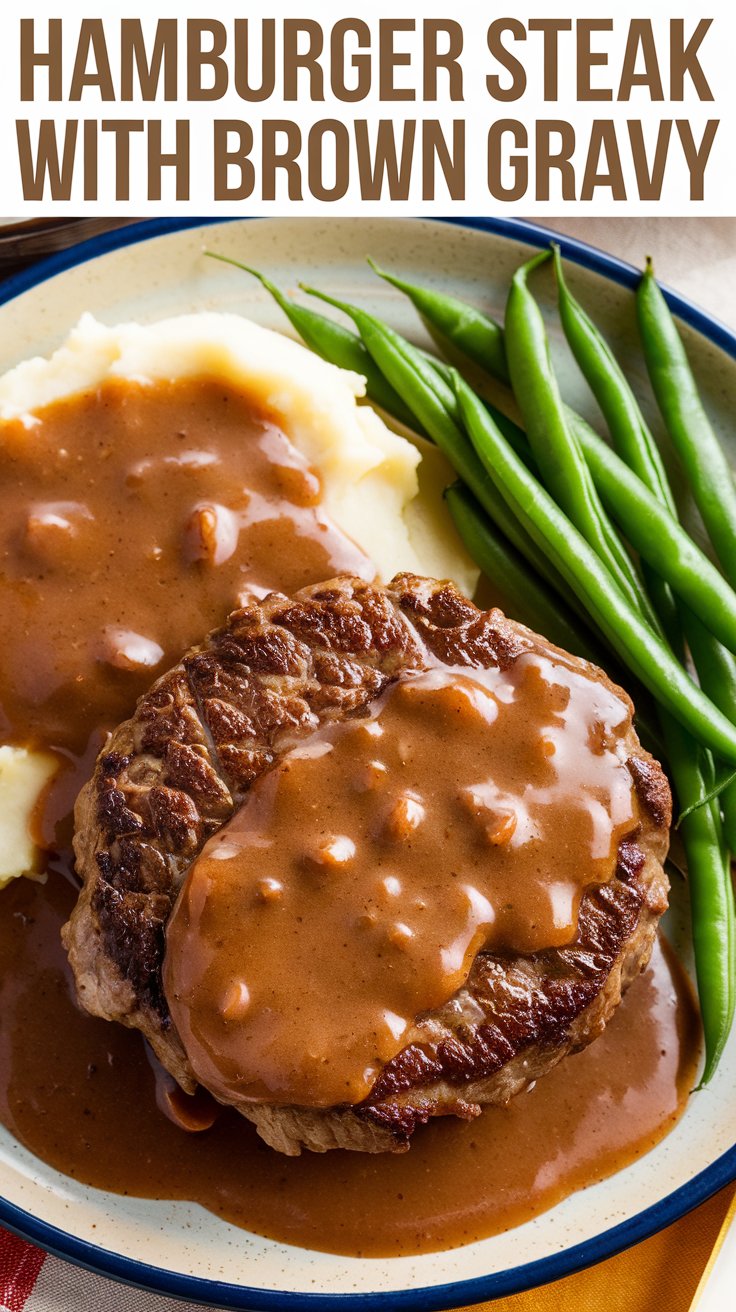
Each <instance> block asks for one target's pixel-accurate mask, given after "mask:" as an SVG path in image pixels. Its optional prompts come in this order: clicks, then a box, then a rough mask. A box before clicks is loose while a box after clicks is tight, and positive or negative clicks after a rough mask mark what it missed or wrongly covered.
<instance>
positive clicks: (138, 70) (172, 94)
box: [120, 18, 178, 100]
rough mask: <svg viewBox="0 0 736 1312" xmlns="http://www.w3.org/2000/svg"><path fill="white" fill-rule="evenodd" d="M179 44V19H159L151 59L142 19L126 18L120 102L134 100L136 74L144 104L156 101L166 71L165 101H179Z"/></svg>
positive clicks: (123, 22) (122, 34)
mask: <svg viewBox="0 0 736 1312" xmlns="http://www.w3.org/2000/svg"><path fill="white" fill-rule="evenodd" d="M177 44H178V23H177V21H176V19H175V18H159V20H158V22H157V24H156V35H155V37H154V40H153V50H152V51H151V57H150V59H149V58H148V50H147V46H146V40H145V37H144V35H143V24H142V22H141V20H140V18H122V19H121V20H120V99H121V100H133V99H134V91H133V74H134V73H135V77H136V80H137V83H138V86H139V87H140V98H141V100H155V99H156V97H157V96H158V88H159V83H160V81H161V73H162V70H163V85H164V100H176V97H177Z"/></svg>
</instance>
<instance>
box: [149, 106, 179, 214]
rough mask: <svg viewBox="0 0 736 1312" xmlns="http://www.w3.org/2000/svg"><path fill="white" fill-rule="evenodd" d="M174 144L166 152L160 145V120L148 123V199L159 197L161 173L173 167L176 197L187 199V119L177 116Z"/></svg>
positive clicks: (157, 198) (158, 198)
mask: <svg viewBox="0 0 736 1312" xmlns="http://www.w3.org/2000/svg"><path fill="white" fill-rule="evenodd" d="M175 130H176V145H175V148H174V150H173V151H171V152H170V153H166V152H165V151H164V150H163V149H162V146H161V120H160V119H152V120H151V122H150V123H149V124H148V199H149V200H160V199H161V174H162V173H163V170H164V169H166V168H173V169H175V171H176V173H175V177H176V199H177V200H189V119H188V118H178V119H177V120H176V124H175Z"/></svg>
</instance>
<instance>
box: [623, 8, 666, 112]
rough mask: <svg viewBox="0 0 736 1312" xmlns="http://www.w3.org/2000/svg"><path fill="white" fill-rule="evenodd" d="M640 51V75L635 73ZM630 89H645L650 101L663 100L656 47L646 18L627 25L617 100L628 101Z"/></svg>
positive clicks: (648, 20) (633, 20) (635, 19)
mask: <svg viewBox="0 0 736 1312" xmlns="http://www.w3.org/2000/svg"><path fill="white" fill-rule="evenodd" d="M640 50H641V53H642V55H643V56H644V68H643V70H642V72H641V73H637V72H636V63H637V60H638V58H639V51H640ZM632 87H646V88H647V90H648V92H649V99H650V100H664V91H663V90H662V77H661V74H660V71H659V61H658V59H657V45H656V42H655V40H654V33H653V31H652V24H651V21H650V19H648V18H634V19H632V20H631V22H630V23H629V31H628V35H627V37H626V49H625V50H624V60H623V65H622V68H621V81H620V82H619V87H618V99H619V100H630V99H631V90H632Z"/></svg>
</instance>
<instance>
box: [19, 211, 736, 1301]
mask: <svg viewBox="0 0 736 1312" xmlns="http://www.w3.org/2000/svg"><path fill="white" fill-rule="evenodd" d="M243 217H245V216H234V217H233V218H232V219H224V218H217V219H196V218H195V219H171V218H169V219H147V220H144V221H143V222H141V223H136V224H132V225H131V226H130V227H126V228H122V229H119V230H117V229H116V230H113V231H111V232H106V233H101V234H100V235H98V236H96V237H91V238H90V239H89V240H88V241H84V242H81V243H80V244H79V245H77V246H73V247H70V248H69V249H68V250H66V251H61V252H59V253H58V254H56V255H52V256H50V257H49V258H48V259H46V260H43V261H41V262H40V263H39V264H36V265H33V266H32V267H31V268H30V269H26V270H24V271H23V272H21V273H18V274H16V275H14V276H13V277H11V278H8V279H7V280H6V281H5V282H4V283H2V284H0V305H4V304H5V303H6V302H8V301H11V300H13V299H15V297H16V296H20V295H21V293H22V292H25V291H28V290H29V288H31V287H35V286H37V285H38V284H39V283H42V282H45V281H46V280H47V279H48V278H52V277H54V276H55V275H56V274H57V273H62V272H63V271H64V270H66V269H71V268H74V267H75V265H77V264H84V263H86V262H87V261H88V260H92V259H95V258H96V257H97V256H99V255H104V254H106V253H107V252H108V251H113V250H118V249H119V248H121V247H123V246H130V245H133V244H134V243H136V242H140V241H147V240H148V239H149V238H151V237H160V236H164V235H166V234H167V233H170V232H181V231H183V230H184V229H186V228H198V227H204V226H205V225H208V224H211V223H222V222H235V221H236V220H237V219H240V220H241V221H242V218H243ZM418 217H421V216H418ZM434 222H437V223H453V224H457V225H458V226H460V227H466V228H475V229H478V230H480V231H482V232H491V233H494V234H496V235H498V236H502V237H507V238H511V239H513V240H516V241H521V242H526V243H527V244H528V245H531V246H547V245H548V244H549V242H550V240H551V239H552V238H554V239H555V240H557V241H558V242H559V244H560V247H561V249H562V253H563V255H565V257H566V258H567V259H569V260H572V261H573V263H575V264H579V265H582V266H583V267H584V268H586V269H590V270H592V272H594V273H599V274H601V275H602V276H603V277H606V278H609V279H610V280H611V281H613V282H616V283H619V284H620V285H621V286H623V287H635V286H636V285H637V283H638V281H639V278H640V276H641V275H640V272H639V270H637V269H635V268H634V267H633V266H632V265H630V264H627V263H626V262H625V261H623V260H619V259H617V258H616V257H615V256H613V255H607V254H605V253H604V252H603V251H600V250H598V249H596V248H595V247H593V246H588V245H587V244H586V243H585V242H581V241H577V240H576V239H574V238H571V237H565V236H563V235H561V234H559V233H554V232H552V231H551V229H548V228H544V227H542V226H540V225H539V224H536V223H529V222H527V221H526V220H524V219H504V218H489V219H484V218H460V219H453V218H443V219H436V220H434ZM665 295H666V297H667V301H668V302H669V305H670V307H671V309H672V311H673V312H674V313H675V314H676V315H677V316H678V318H680V319H681V320H682V321H683V322H684V323H687V324H688V325H689V326H690V327H691V328H694V329H695V330H696V332H699V333H700V334H701V335H702V336H703V337H705V338H706V339H707V340H708V341H710V342H713V344H714V345H715V346H719V347H720V348H721V349H722V350H723V351H725V352H726V353H727V354H728V355H729V356H731V358H732V359H734V360H736V332H734V331H732V330H731V329H730V328H728V327H727V326H726V325H725V324H723V323H720V322H719V321H718V320H717V319H715V318H713V316H712V315H709V314H707V313H706V312H705V311H704V310H701V309H699V308H698V306H697V305H694V304H693V302H692V301H689V300H688V299H687V298H686V297H684V296H680V295H679V293H677V292H674V291H671V290H669V289H665ZM735 1179H736V1145H734V1147H733V1148H730V1149H729V1150H728V1152H726V1153H724V1154H723V1155H722V1156H721V1157H719V1158H717V1160H716V1161H715V1162H712V1163H711V1165H710V1166H708V1167H706V1169H705V1170H704V1171H701V1172H700V1173H699V1174H698V1175H696V1176H694V1177H693V1179H692V1180H690V1181H689V1183H688V1184H685V1185H682V1186H681V1187H680V1188H679V1189H676V1190H675V1191H674V1192H673V1193H671V1194H668V1196H667V1197H666V1198H663V1199H661V1200H660V1201H659V1202H658V1203H655V1204H654V1205H653V1206H652V1207H648V1208H646V1209H645V1211H643V1212H640V1213H639V1214H638V1215H637V1216H633V1217H630V1218H629V1219H628V1220H627V1221H622V1222H621V1223H620V1224H619V1225H616V1226H613V1227H612V1228H611V1229H610V1230H607V1231H605V1233H603V1234H601V1235H598V1236H597V1237H596V1238H595V1239H587V1240H585V1241H584V1242H583V1243H580V1244H575V1245H573V1246H572V1247H571V1248H566V1249H564V1250H563V1251H562V1252H560V1253H555V1254H553V1255H552V1256H551V1257H545V1258H540V1259H538V1260H537V1261H534V1262H527V1263H525V1264H524V1265H523V1266H518V1267H513V1268H511V1269H509V1270H507V1271H499V1272H496V1273H495V1274H490V1275H486V1276H476V1277H473V1278H472V1279H469V1280H456V1281H452V1282H451V1283H449V1284H442V1285H432V1286H428V1287H426V1288H424V1289H408V1290H406V1289H404V1290H397V1291H395V1292H393V1291H390V1290H387V1291H385V1292H383V1293H373V1294H299V1293H291V1292H289V1291H288V1290H277V1289H274V1290H267V1289H251V1288H249V1287H247V1286H245V1285H232V1284H228V1283H226V1282H224V1281H217V1280H207V1279H203V1278H200V1277H199V1276H188V1275H180V1274H177V1273H176V1272H172V1271H166V1270H164V1269H162V1268H161V1267H155V1266H150V1265H149V1264H148V1263H146V1262H139V1261H136V1260H135V1259H134V1258H129V1257H125V1256H124V1255H123V1254H121V1253H111V1252H109V1251H108V1250H106V1249H103V1248H99V1247H97V1246H96V1245H95V1244H90V1243H88V1242H87V1241H86V1240H83V1239H77V1238H76V1236H75V1235H72V1234H68V1233H67V1232H66V1231H64V1230H60V1229H59V1228H58V1227H57V1226H53V1225H49V1224H48V1223H47V1222H45V1221H39V1220H38V1219H37V1218H36V1217H34V1216H32V1215H31V1214H30V1212H26V1211H24V1210H23V1209H22V1208H20V1207H16V1206H15V1205H14V1204H13V1203H9V1202H7V1201H6V1200H5V1199H3V1198H0V1222H1V1223H2V1224H3V1225H5V1226H7V1227H8V1229H10V1230H13V1231H14V1232H15V1233H16V1234H18V1235H21V1236H22V1237H23V1238H25V1239H29V1240H30V1241H31V1242H32V1243H35V1244H38V1245H40V1247H42V1248H45V1249H46V1250H47V1251H48V1252H50V1253H53V1254H55V1255H56V1256H57V1257H61V1258H63V1259H65V1260H66V1261H68V1262H74V1263H76V1264H77V1265H78V1266H82V1267H86V1268H87V1269H88V1270H90V1271H95V1272H98V1273H99V1274H100V1275H104V1276H108V1277H110V1278H111V1279H113V1280H117V1281H120V1282H122V1283H123V1284H129V1285H136V1286H138V1287H139V1288H145V1289H149V1290H151V1291H153V1292H155V1293H159V1294H165V1295H168V1297H170V1298H180V1299H192V1300H194V1301H195V1302H197V1303H204V1304H209V1305H212V1306H215V1307H220V1308H229V1309H230V1308H231V1309H234V1310H235V1309H239V1310H241V1309H242V1310H243V1312H282V1310H283V1308H284V1307H285V1306H287V1305H288V1306H289V1307H290V1308H292V1309H293V1310H294V1312H345V1309H346V1307H349V1308H354V1309H355V1312H374V1310H375V1312H383V1310H384V1309H385V1308H386V1306H387V1305H389V1306H391V1307H392V1308H401V1309H407V1310H409V1309H423V1312H442V1310H443V1309H446V1308H452V1307H460V1306H465V1305H470V1304H473V1303H478V1302H484V1301H487V1300H489V1299H494V1298H501V1297H502V1296H503V1295H506V1294H516V1293H519V1292H521V1291H522V1290H525V1289H531V1288H534V1287H535V1286H537V1285H544V1284H547V1283H548V1282H549V1281H552V1280H559V1279H560V1278H561V1277H562V1276H567V1275H572V1274H573V1273H574V1272H575V1271H580V1270H581V1269H582V1268H584V1267H587V1266H593V1265H595V1263H596V1262H601V1261H603V1260H604V1259H605V1258H607V1257H613V1256H614V1254H616V1253H620V1252H621V1251H622V1250H623V1249H625V1248H628V1247H630V1246H631V1245H632V1244H636V1243H639V1242H640V1240H642V1239H647V1238H648V1237H649V1236H650V1235H652V1234H655V1233H656V1232H657V1231H658V1230H662V1229H664V1227H665V1226H668V1225H671V1224H672V1222H673V1221H677V1220H679V1218H680V1217H681V1216H684V1215H685V1213H687V1212H689V1211H691V1210H692V1209H693V1208H694V1207H697V1206H698V1205H699V1204H700V1203H702V1202H705V1200H706V1199H707V1198H710V1197H711V1196H712V1195H713V1194H714V1193H716V1192H717V1191H718V1190H719V1189H721V1188H723V1187H724V1186H725V1185H727V1184H730V1183H732V1182H733V1180H735Z"/></svg>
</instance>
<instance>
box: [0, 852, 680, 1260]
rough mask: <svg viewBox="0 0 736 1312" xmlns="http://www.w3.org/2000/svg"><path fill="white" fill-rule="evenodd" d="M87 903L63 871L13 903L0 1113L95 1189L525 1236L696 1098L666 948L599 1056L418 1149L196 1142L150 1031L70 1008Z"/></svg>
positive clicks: (251, 1218)
mask: <svg viewBox="0 0 736 1312" xmlns="http://www.w3.org/2000/svg"><path fill="white" fill-rule="evenodd" d="M74 897H75V890H74V888H73V887H72V885H71V883H70V882H68V881H67V880H65V879H64V878H63V877H62V876H61V875H59V874H56V875H52V876H51V877H50V878H49V882H48V884H47V885H46V887H42V886H39V885H37V884H31V883H29V882H28V881H26V880H18V881H17V882H16V884H15V885H14V886H11V887H10V888H8V889H7V890H6V891H5V892H4V893H3V894H2V915H0V963H2V970H1V973H0V1119H1V1120H2V1121H3V1122H4V1124H5V1125H7V1126H8V1128H9V1129H10V1130H11V1131H12V1133H13V1134H15V1135H16V1137H17V1138H18V1139H19V1140H20V1141H21V1142H22V1143H24V1144H25V1145H26V1146H27V1147H28V1148H30V1149H31V1150H32V1151H33V1152H35V1153H36V1154H37V1155H38V1156H39V1157H41V1158H42V1159H43V1160H44V1161H46V1162H48V1163H50V1164H51V1165H52V1166H55V1167H57V1168H58V1169H59V1170H61V1171H63V1172H64V1173H65V1174H66V1175H69V1176H72V1177H74V1178H75V1179H78V1180H80V1181H82V1182H84V1183H86V1184H91V1185H95V1186H97V1187H98V1188H104V1189H111V1190H113V1191H115V1192H118V1193H126V1194H133V1195H136V1196H139V1197H148V1198H182V1199H191V1200H194V1201H196V1202H199V1203H201V1204H202V1206H204V1207H206V1208H208V1209H209V1210H210V1211H212V1212H215V1213H217V1214H219V1215H220V1216H222V1217H224V1218H225V1219H226V1220H228V1221H231V1222H233V1223H234V1224H235V1225H239V1226H242V1227H244V1228H246V1229H249V1230H252V1231H255V1232H256V1233H258V1234H263V1235H268V1236H271V1237H272V1238H275V1239H279V1240H282V1241H284V1242H287V1243H293V1244H299V1245H303V1246H305V1247H310V1248H319V1249H324V1250H328V1251H331V1252H341V1253H350V1254H360V1255H363V1256H370V1257H386V1256H397V1255H399V1254H408V1253H420V1252H431V1251H433V1250H437V1249H440V1248H446V1247H452V1246H457V1245H460V1244H465V1243H470V1242H472V1241H473V1240H476V1239H480V1238H483V1237H485V1236H487V1235H490V1234H494V1233H498V1232H499V1231H501V1230H505V1229H508V1228H509V1227H511V1226H514V1225H518V1224H520V1223H521V1222H523V1221H526V1220H528V1219H529V1218H530V1217H532V1216H534V1215H536V1214H538V1213H539V1212H542V1211H544V1210H546V1209H547V1208H549V1207H552V1206H553V1205H554V1204H555V1203H557V1202H559V1201H560V1200H561V1199H562V1198H564V1197H566V1196H567V1195H568V1194H569V1193H571V1192H572V1191H573V1190H575V1189H580V1188H583V1187H584V1186H585V1185H587V1184H591V1183H594V1182H595V1181H597V1180H600V1179H602V1178H604V1177H605V1176H607V1175H610V1174H612V1173H613V1172H614V1171H616V1170H619V1169H621V1167H623V1166H625V1165H626V1164H627V1163H629V1162H631V1161H632V1160H634V1159H635V1158H637V1157H639V1156H641V1155H642V1154H643V1153H645V1152H647V1150H648V1149H649V1148H651V1147H652V1146H653V1145H654V1144H655V1143H656V1142H657V1141H658V1140H659V1139H661V1138H662V1137H663V1136H664V1135H665V1134H666V1133H667V1132H668V1131H669V1130H670V1129H671V1128H672V1127H673V1125H674V1123H675V1121H676V1120H677V1118H678V1117H679V1116H680V1114H681V1113H682V1111H683V1110H684V1106H685V1102H686V1100H687V1096H688V1092H689V1090H690V1089H691V1088H692V1084H693V1080H694V1076H695V1067H696V1062H697V1056H698V1048H699V1030H698V1024H697V1019H696V1012H695V1006H694V1003H693V999H692V995H691V992H690V988H689V986H688V984H687V982H686V980H685V978H684V975H683V972H682V969H681V967H680V966H679V965H678V964H677V962H676V960H675V959H674V957H673V955H672V953H671V952H670V951H669V949H667V948H666V946H665V948H664V950H663V949H662V948H658V949H657V950H656V951H655V955H654V958H653V961H652V965H651V966H650V967H649V969H648V970H647V972H646V973H645V975H643V976H642V977H641V979H639V980H637V981H636V982H635V983H634V984H633V985H632V986H631V988H630V990H629V992H628V993H627V995H626V997H625V999H624V1001H623V1003H622V1004H621V1007H620V1008H619V1010H618V1012H617V1013H616V1015H615V1016H614V1018H613V1020H612V1021H611V1022H610V1024H609V1025H608V1027H607V1029H606V1030H605V1032H604V1034H603V1035H602V1037H601V1038H600V1039H597V1040H596V1042H595V1043H594V1044H592V1045H591V1046H590V1047H589V1048H587V1049H586V1050H585V1051H584V1052H582V1053H580V1054H579V1055H577V1056H575V1057H569V1058H567V1059H566V1060H565V1061H564V1062H562V1063H561V1064H560V1065H559V1066H558V1067H557V1068H556V1069H555V1070H554V1071H552V1072H551V1073H550V1074H549V1075H547V1076H545V1078H544V1079H543V1080H540V1081H539V1083H538V1084H537V1085H536V1086H535V1088H534V1089H533V1090H532V1091H531V1092H530V1093H527V1094H522V1095H520V1096H519V1097H518V1098H516V1099H514V1100H513V1101H512V1102H511V1103H510V1104H509V1106H508V1107H507V1108H505V1109H503V1108H489V1109H487V1110H486V1111H485V1112H484V1113H483V1115H482V1116H481V1117H479V1118H478V1119H477V1120H476V1121H473V1122H470V1123H466V1122H461V1121H457V1120H455V1119H453V1118H448V1119H446V1120H445V1119H442V1120H440V1121H436V1122H434V1123H432V1124H430V1125H428V1126H426V1127H424V1128H420V1129H419V1130H418V1131H417V1132H416V1135H415V1136H414V1139H413V1141H412V1147H411V1150H410V1151H409V1152H408V1153H405V1154H402V1155H399V1156H395V1155H392V1154H386V1155H380V1156H372V1155H367V1154H363V1153H347V1152H332V1153H326V1154H324V1155H321V1156H320V1155H316V1154H312V1153H304V1154H303V1155H302V1156H301V1157H297V1158H287V1157H282V1156H280V1155H279V1154H278V1153H275V1152H273V1151H272V1150H271V1149H269V1148H267V1147H266V1146H265V1145H264V1144H263V1143H262V1141H261V1140H259V1139H258V1136H257V1135H256V1133H255V1130H254V1129H253V1127H252V1126H250V1125H249V1124H248V1122H246V1121H245V1120H244V1119H243V1118H242V1117H240V1116H238V1115H237V1113H236V1112H234V1111H222V1112H221V1113H220V1114H219V1115H218V1117H217V1119H216V1121H215V1124H214V1125H213V1126H212V1128H211V1129H208V1130H205V1131H204V1132H203V1133H201V1134H187V1133H185V1132H184V1131H182V1130H181V1129H179V1128H178V1127H177V1126H175V1125H174V1124H172V1122H171V1121H169V1120H168V1119H167V1118H166V1117H165V1116H164V1115H163V1114H162V1113H161V1112H160V1111H159V1110H158V1108H157V1106H156V1078H155V1075H154V1072H153V1070H152V1068H151V1066H150V1065H149V1063H148V1061H147V1060H146V1056H145V1050H144V1046H143V1043H142V1041H141V1039H140V1036H139V1035H138V1034H135V1033H133V1032H131V1031H130V1030H124V1029H123V1028H122V1027H121V1026H117V1025H111V1024H108V1023H107V1022H105V1021H100V1020H94V1019H93V1018H92V1017H90V1016H87V1015H85V1014H84V1013H82V1012H81V1011H80V1010H79V1009H78V1008H77V1007H76V1006H75V1004H74V1002H73V988H72V983H71V979H70V976H69V970H68V966H67V964H66V960H65V957H64V953H63V951H62V948H61V946H60V943H59V930H60V927H61V925H62V923H63V922H64V920H65V919H66V917H67V916H68V914H69V912H70V910H71V907H72V904H73V901H74ZM203 1119H204V1122H205V1123H206V1121H207V1119H208V1118H207V1117H206V1116H205V1117H204V1118H203Z"/></svg>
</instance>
